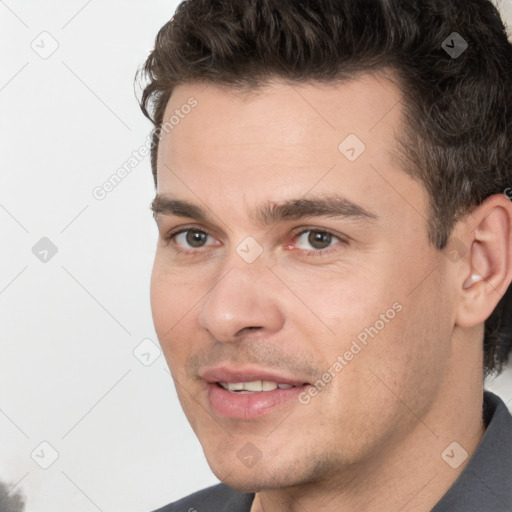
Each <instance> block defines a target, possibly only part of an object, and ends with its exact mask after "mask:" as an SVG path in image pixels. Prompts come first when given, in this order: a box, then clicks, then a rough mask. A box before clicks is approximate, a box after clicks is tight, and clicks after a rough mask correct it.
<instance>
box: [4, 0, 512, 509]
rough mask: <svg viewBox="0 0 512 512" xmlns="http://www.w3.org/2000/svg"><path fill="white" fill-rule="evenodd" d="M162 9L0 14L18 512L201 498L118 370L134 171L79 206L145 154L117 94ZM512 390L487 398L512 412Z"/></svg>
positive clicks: (164, 374) (10, 418)
mask: <svg viewBox="0 0 512 512" xmlns="http://www.w3.org/2000/svg"><path fill="white" fill-rule="evenodd" d="M176 5H177V2H175V1H163V0H153V1H152V2H151V3H150V4H149V5H148V3H145V2H142V1H135V0H131V1H127V0H124V1H121V0H110V1H108V2H105V1H103V2H100V1H98V0H89V1H85V0H80V1H75V0H72V1H70V0H68V1H60V2H58V1H53V0H52V1H49V2H48V1H47V2H36V1H35V0H33V1H21V0H18V1H15V0H5V1H0V44H1V48H2V54H1V55H2V58H1V65H0V105H1V116H0V133H1V134H2V136H1V137H0V151H1V177H2V179H1V186H0V230H1V231H0V232H1V235H2V238H1V240H2V241H3V242H2V245H3V248H4V249H3V250H2V251H0V329H1V331H0V332H1V337H0V344H1V352H0V393H1V394H0V480H2V481H5V482H8V483H9V484H11V485H12V486H14V485H15V484H17V486H15V487H13V491H12V492H15V491H16V490H21V491H22V492H23V494H24V495H25V497H26V500H27V507H26V511H30V512H94V511H98V510H100V511H104V512H107V511H108V512H115V511H123V512H149V511H151V510H153V509H155V508H157V507H159V506H162V505H164V504H166V503H168V502H170V501H173V500H175V499H177V498H179V497H182V496H184V495H186V494H188V493H191V492H193V491H195V490H197V489H199V488H201V487H205V486H207V485H210V484H212V483H215V482H216V478H215V477H214V476H213V475H212V474H211V473H210V471H209V469H208V466H207V464H206V461H205V460H204V457H203V454H202V451H201V448H200V446H199V443H198V441H197V439H196V438H195V436H194V434H193V432H192V430H191V429H190V427H189V425H188V423H187V421H186V419H185V417H184V415H183V413H182V411H181V408H180V406H179V403H178V401H177V399H176V395H175V391H174V387H173V385H172V379H171V377H170V375H169V373H168V371H167V367H166V364H165V361H164V358H163V356H160V357H158V358H157V359H156V360H154V362H153V363H152V364H151V365H149V366H145V365H144V364H142V362H141V361H139V359H137V358H136V357H135V355H134V353H133V351H134V349H135V348H136V347H137V346H138V345H139V344H140V343H141V342H142V340H144V339H149V340H152V342H154V343H157V341H156V335H155V332H154V328H153V325H152V319H151V311H150V306H149V277H150V272H151V265H152V257H153V253H154V247H155V244H156V235H157V232H156V227H155V225H154V222H153V220H152V217H151V213H150V210H149V204H150V202H151V200H152V198H153V195H154V190H153V181H152V177H151V170H150V162H149V157H146V158H145V159H144V160H143V161H141V162H140V163H139V164H138V165H137V166H136V167H135V168H134V169H133V170H132V172H131V173H130V174H129V175H128V176H127V177H126V178H125V179H124V180H123V181H122V182H121V183H120V184H119V185H118V186H117V187H116V188H115V189H114V190H112V191H111V192H110V193H109V194H107V196H106V197H105V198H104V199H103V200H101V201H100V200H97V199H95V198H94V197H93V194H92V191H93V189H94V188H95V187H97V186H101V185H102V184H103V183H104V182H105V181H106V180H108V179H109V177H110V176H111V175H112V174H113V173H114V172H115V171H116V170H117V169H118V168H119V167H121V166H122V165H123V164H124V163H125V162H126V161H127V160H128V159H129V158H130V156H132V153H133V151H136V150H137V149H138V148H140V147H141V146H142V145H143V144H144V143H145V142H146V138H147V136H148V133H149V129H150V124H149V121H147V120H146V119H145V118H144V117H143V116H142V114H141V113H140V110H139V107H138V104H137V102H136V99H135V95H134V88H133V78H134V74H135V71H136V69H137V68H138V66H139V65H141V64H142V62H143V61H144V59H145V57H146V56H147V54H148V52H149V50H150V49H151V48H152V46H153V41H154V37H155V35H156V33H157V31H158V29H159V28H160V27H161V26H162V25H163V24H164V23H165V22H166V21H167V20H168V19H169V18H170V17H171V16H172V13H173V12H174V9H175V7H176ZM501 5H502V9H503V11H504V12H506V13H508V19H510V20H512V8H511V4H510V2H502V4H501ZM42 32H47V33H48V34H43V35H41V33H42ZM57 44H58V48H57V49H56V51H55V52H54V53H53V54H52V55H50V56H48V55H46V54H45V52H49V51H50V50H51V49H52V45H53V46H56V45H57ZM31 45H32V47H34V49H37V51H38V52H39V53H40V54H42V56H43V57H47V58H42V57H41V56H40V55H39V54H38V53H36V51H34V49H33V48H32V47H31ZM43 237H47V238H49V239H50V240H51V241H52V243H53V244H54V245H55V246H56V247H57V251H58V252H57V253H56V254H55V256H53V257H51V258H49V257H48V261H47V262H42V261H40V260H39V259H38V258H37V257H36V256H35V255H34V254H33V252H32V248H33V246H34V245H35V244H36V243H37V242H38V241H39V240H40V239H41V238H43ZM41 257H44V254H43V255H41ZM146 343H148V342H146ZM147 347H153V349H152V350H153V351H155V352H154V353H155V355H158V352H157V348H156V346H155V345H148V346H147ZM147 347H146V346H144V349H143V350H142V352H144V353H145V352H147ZM151 353H152V354H153V352H151ZM145 357H146V359H147V358H148V357H149V356H145ZM153 357H154V355H152V356H151V360H152V358H153ZM511 383H512V369H511V370H508V371H507V372H506V373H505V374H504V375H503V376H501V377H500V378H498V379H497V380H496V381H495V382H493V383H489V384H488V385H487V388H488V389H492V390H494V391H495V392H497V393H498V394H500V395H501V396H502V397H503V398H504V399H505V400H506V401H507V402H508V405H509V406H512V386H511ZM43 441H45V442H47V443H49V444H50V445H51V447H53V450H55V451H56V453H58V458H57V459H56V460H55V462H54V463H53V464H52V465H51V466H50V467H49V468H48V469H43V468H41V467H40V465H45V464H49V463H50V462H51V457H52V453H53V452H52V448H50V447H48V446H47V445H42V446H40V443H41V442H43Z"/></svg>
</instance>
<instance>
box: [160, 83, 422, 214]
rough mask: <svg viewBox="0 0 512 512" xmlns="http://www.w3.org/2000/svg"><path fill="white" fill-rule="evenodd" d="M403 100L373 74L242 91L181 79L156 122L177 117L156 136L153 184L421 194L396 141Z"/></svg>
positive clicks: (216, 192)
mask: <svg viewBox="0 0 512 512" xmlns="http://www.w3.org/2000/svg"><path fill="white" fill-rule="evenodd" d="M401 101H402V97H401V94H400V91H399V89H398V88H397V87H396V86H395V85H393V84H392V83H391V81H389V80H388V79H387V78H386V77H385V76H384V75H378V74H376V75H369V74H366V75H359V76H357V77H356V78H354V79H351V80H348V81H344V82H330V83H315V82H307V83H302V84H292V83H285V82H282V81H277V80H276V81H272V82H269V83H267V84H266V85H265V86H263V87H261V88H259V89H257V90H252V91H247V92H240V91H237V90H235V89H232V88H229V87H224V86H222V87H221V86H217V85H213V84H208V85H206V84H200V83H190V84H182V85H179V86H177V87H176V88H175V90H174V91H173V94H172V96H171V98H170V100H169V102H168V105H167V108H166V111H165V114H164V122H165V121H166V120H168V119H170V118H171V116H174V121H176V120H177V118H179V122H177V123H176V124H175V125H174V126H173V128H172V130H170V132H169V133H167V134H165V133H163V135H162V139H161V142H160V147H159V154H158V162H157V169H158V180H157V181H158V183H157V187H158V192H159V193H169V192H172V193H173V194H176V193H177V194H178V195H181V196H186V197H187V198H192V199H197V198H194V195H197V194H198V193H200V192H201V193H202V192H203V191H205V190H208V191H209V193H211V194H212V195H213V196H217V197H218V198H223V199H231V200H233V201H237V200H240V197H241V196H243V197H244V199H245V200H247V198H248V197H249V196H250V197H251V198H252V199H254V200H256V201H257V200H261V201H274V200H275V201H282V200H286V199H287V198H288V197H294V198H295V197H301V196H303V195H305V194H307V193H308V191H311V190H313V189H314V192H319V193H322V192H327V191H332V190H333V188H336V189H338V190H337V191H339V192H343V193H345V191H346V192H347V194H346V195H348V196H350V195H351V194H352V197H356V196H357V198H359V197H365V196H366V197H367V198H368V201H369V204H372V202H373V200H374V199H376V198H377V196H379V195H380V196H384V199H386V197H387V199H388V200H389V199H391V200H392V201H393V202H396V201H397V197H399V196H397V195H396V189H397V188H398V189H403V193H405V194H411V193H414V194H420V195H421V194H422V191H421V190H418V188H417V187H418V184H417V183H414V184H413V183H411V181H412V180H411V179H410V178H409V177H408V176H407V175H406V174H405V173H404V172H403V165H402V161H401V159H400V157H399V153H398V150H397V148H398V145H397V142H396V135H397V133H398V132H399V130H400V128H401V126H402V105H401ZM189 104H195V106H194V107H193V108H188V107H184V106H186V105H189ZM411 187H413V188H414V187H416V190H412V189H411ZM383 188H387V189H388V190H386V191H384V192H385V193H383V190H382V189H383ZM393 188H394V189H395V191H394V192H393V190H392V189H393ZM406 189H407V190H406ZM287 196H288V197H287ZM381 199H382V198H381ZM370 209H371V208H370Z"/></svg>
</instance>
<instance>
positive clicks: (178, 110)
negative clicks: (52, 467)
mask: <svg viewBox="0 0 512 512" xmlns="http://www.w3.org/2000/svg"><path fill="white" fill-rule="evenodd" d="M144 71H145V73H146V76H147V78H148V83H147V85H146V88H145V90H144V93H143V96H142V100H141V105H142V108H143V111H144V113H145V114H146V115H147V116H148V117H149V118H150V119H151V120H152V121H153V123H154V125H155V129H154V132H153V142H154V144H153V148H152V167H153V174H154V179H155V184H156V189H157V195H156V198H155V200H154V202H153V205H152V206H153V212H154V215H155V219H156V221H157V224H158V229H159V234H160V237H159V242H158V247H157V251H156V258H155V264H154V269H153V276H152V283H151V301H152V310H153V317H154V322H155V327H156V331H157V334H158V337H159V340H160V343H161V346H162V349H163V351H164V353H165V357H166V359H167V363H168V365H169V368H170V370H171V373H172V376H173V378H174V382H175V384H176V389H177V393H178V396H179V399H180V402H181V405H182V407H183V410H184V412H185V414H186V416H187V418H188V420H189V422H190V424H191V426H192V428H193V429H194V432H195V433H196V435H197V437H198V439H199V441H200V443H201V445H202V447H203V450H204V453H205V456H206V459H207V461H208V463H209V465H210V467H211V469H212V471H213V472H214V474H215V475H216V476H217V477H218V478H219V480H220V481H221V482H222V484H219V485H217V486H214V487H211V488H209V489H206V490H203V491H200V492H198V493H195V494H193V495H191V496H189V497H186V498H184V499H182V500H181V501H179V502H176V503H174V504H171V505H168V506H167V507H164V508H162V509H160V512H169V511H192V510H193V511H197V512H205V511H215V512H220V511H226V512H227V511H230V512H231V511H233V512H235V511H236V512H238V511H240V512H242V511H247V512H249V511H250V512H263V511H264V512H282V511H293V512H298V511H301V512H302V511H313V510H317V511H318V510H320V511H328V512H330V511H333V512H334V511H336V512H348V511H350V512H352V511H358V512H369V511H379V512H383V511H390V512H391V511H392V512H396V511H415V512H427V511H430V510H434V511H435V512H441V511H461V512H462V511H464V512H472V511H475V512H476V511H478V512H482V511H484V510H485V511H486V512H488V511H493V512H510V511H512V417H511V416H510V414H509V412H508V410H507V408H506V405H505V404H504V403H503V401H502V400H501V399H500V398H498V397H497V396H496V395H493V394H492V393H489V392H485V393H484V391H483V379H484V377H485V376H486V375H489V374H491V373H498V372H500V371H501V370H502V367H503V366H504V365H505V363H506V361H507V359H508V355H509V352H510V350H511V347H512V324H511V321H512V314H511V312H512V302H511V290H510V282H511V280H512V203H511V201H510V196H511V195H510V194H508V193H507V191H510V190H511V189H510V187H511V185H512V169H511V167H512V158H511V156H512V146H511V135H512V133H511V130H512V46H511V45H510V44H509V42H508V41H507V37H506V33H505V30H504V27H503V23H502V21H501V20H500V17H499V15H498V13H497V11H496V9H495V8H494V6H493V5H492V4H491V3H490V2H488V1H486V0H452V1H446V0H443V1H441V0H429V1H426V0H423V1H421V0H415V1H408V2H402V1H399V0H372V1H370V0H367V1H361V0H316V1H311V0H309V1H305V0H304V1H298V0H283V1H279V2H278V1H275V0H222V1H214V0H189V1H188V2H183V3H182V4H181V5H180V6H179V7H178V9H177V11H176V13H175V15H174V17H173V18H172V20H171V21H170V22H169V23H167V24H166V25H165V26H164V27H163V28H162V29H161V30H160V32H159V34H158V36H157V39H156V44H155V48H154V50H153V51H152V53H151V55H150V57H149V58H148V60H147V62H146V65H145V68H144ZM173 485H175V486H179V482H174V483H173Z"/></svg>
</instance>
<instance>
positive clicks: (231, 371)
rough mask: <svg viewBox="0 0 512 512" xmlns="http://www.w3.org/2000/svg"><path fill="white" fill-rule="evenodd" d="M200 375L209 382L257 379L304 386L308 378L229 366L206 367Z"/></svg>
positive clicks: (252, 380) (250, 380)
mask: <svg viewBox="0 0 512 512" xmlns="http://www.w3.org/2000/svg"><path fill="white" fill-rule="evenodd" d="M199 377H201V378H202V379H203V380H205V381H206V382H209V383H214V382H254V381H257V380H261V381H269V382H276V383H279V384H291V385H292V386H302V385H303V384H307V383H308V382H307V380H305V379H301V378H296V377H287V376H285V375H280V374H278V373H276V372H273V371H269V370H264V369H257V368H243V369H242V368H235V367H228V366H215V367H206V368H203V369H202V370H200V371H199Z"/></svg>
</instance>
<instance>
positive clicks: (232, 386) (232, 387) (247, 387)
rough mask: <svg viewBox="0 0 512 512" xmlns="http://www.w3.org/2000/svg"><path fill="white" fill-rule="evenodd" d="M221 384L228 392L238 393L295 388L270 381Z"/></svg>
mask: <svg viewBox="0 0 512 512" xmlns="http://www.w3.org/2000/svg"><path fill="white" fill-rule="evenodd" d="M219 384H220V385H221V386H222V387H223V388H224V389H227V390H228V391H238V392H242V393H244V392H245V391H249V392H251V393H259V392H261V391H274V390H275V389H278V388H279V389H290V388H293V387H295V386H293V385H292V384H284V383H278V382H272V381H268V380H255V381H252V382H219Z"/></svg>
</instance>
